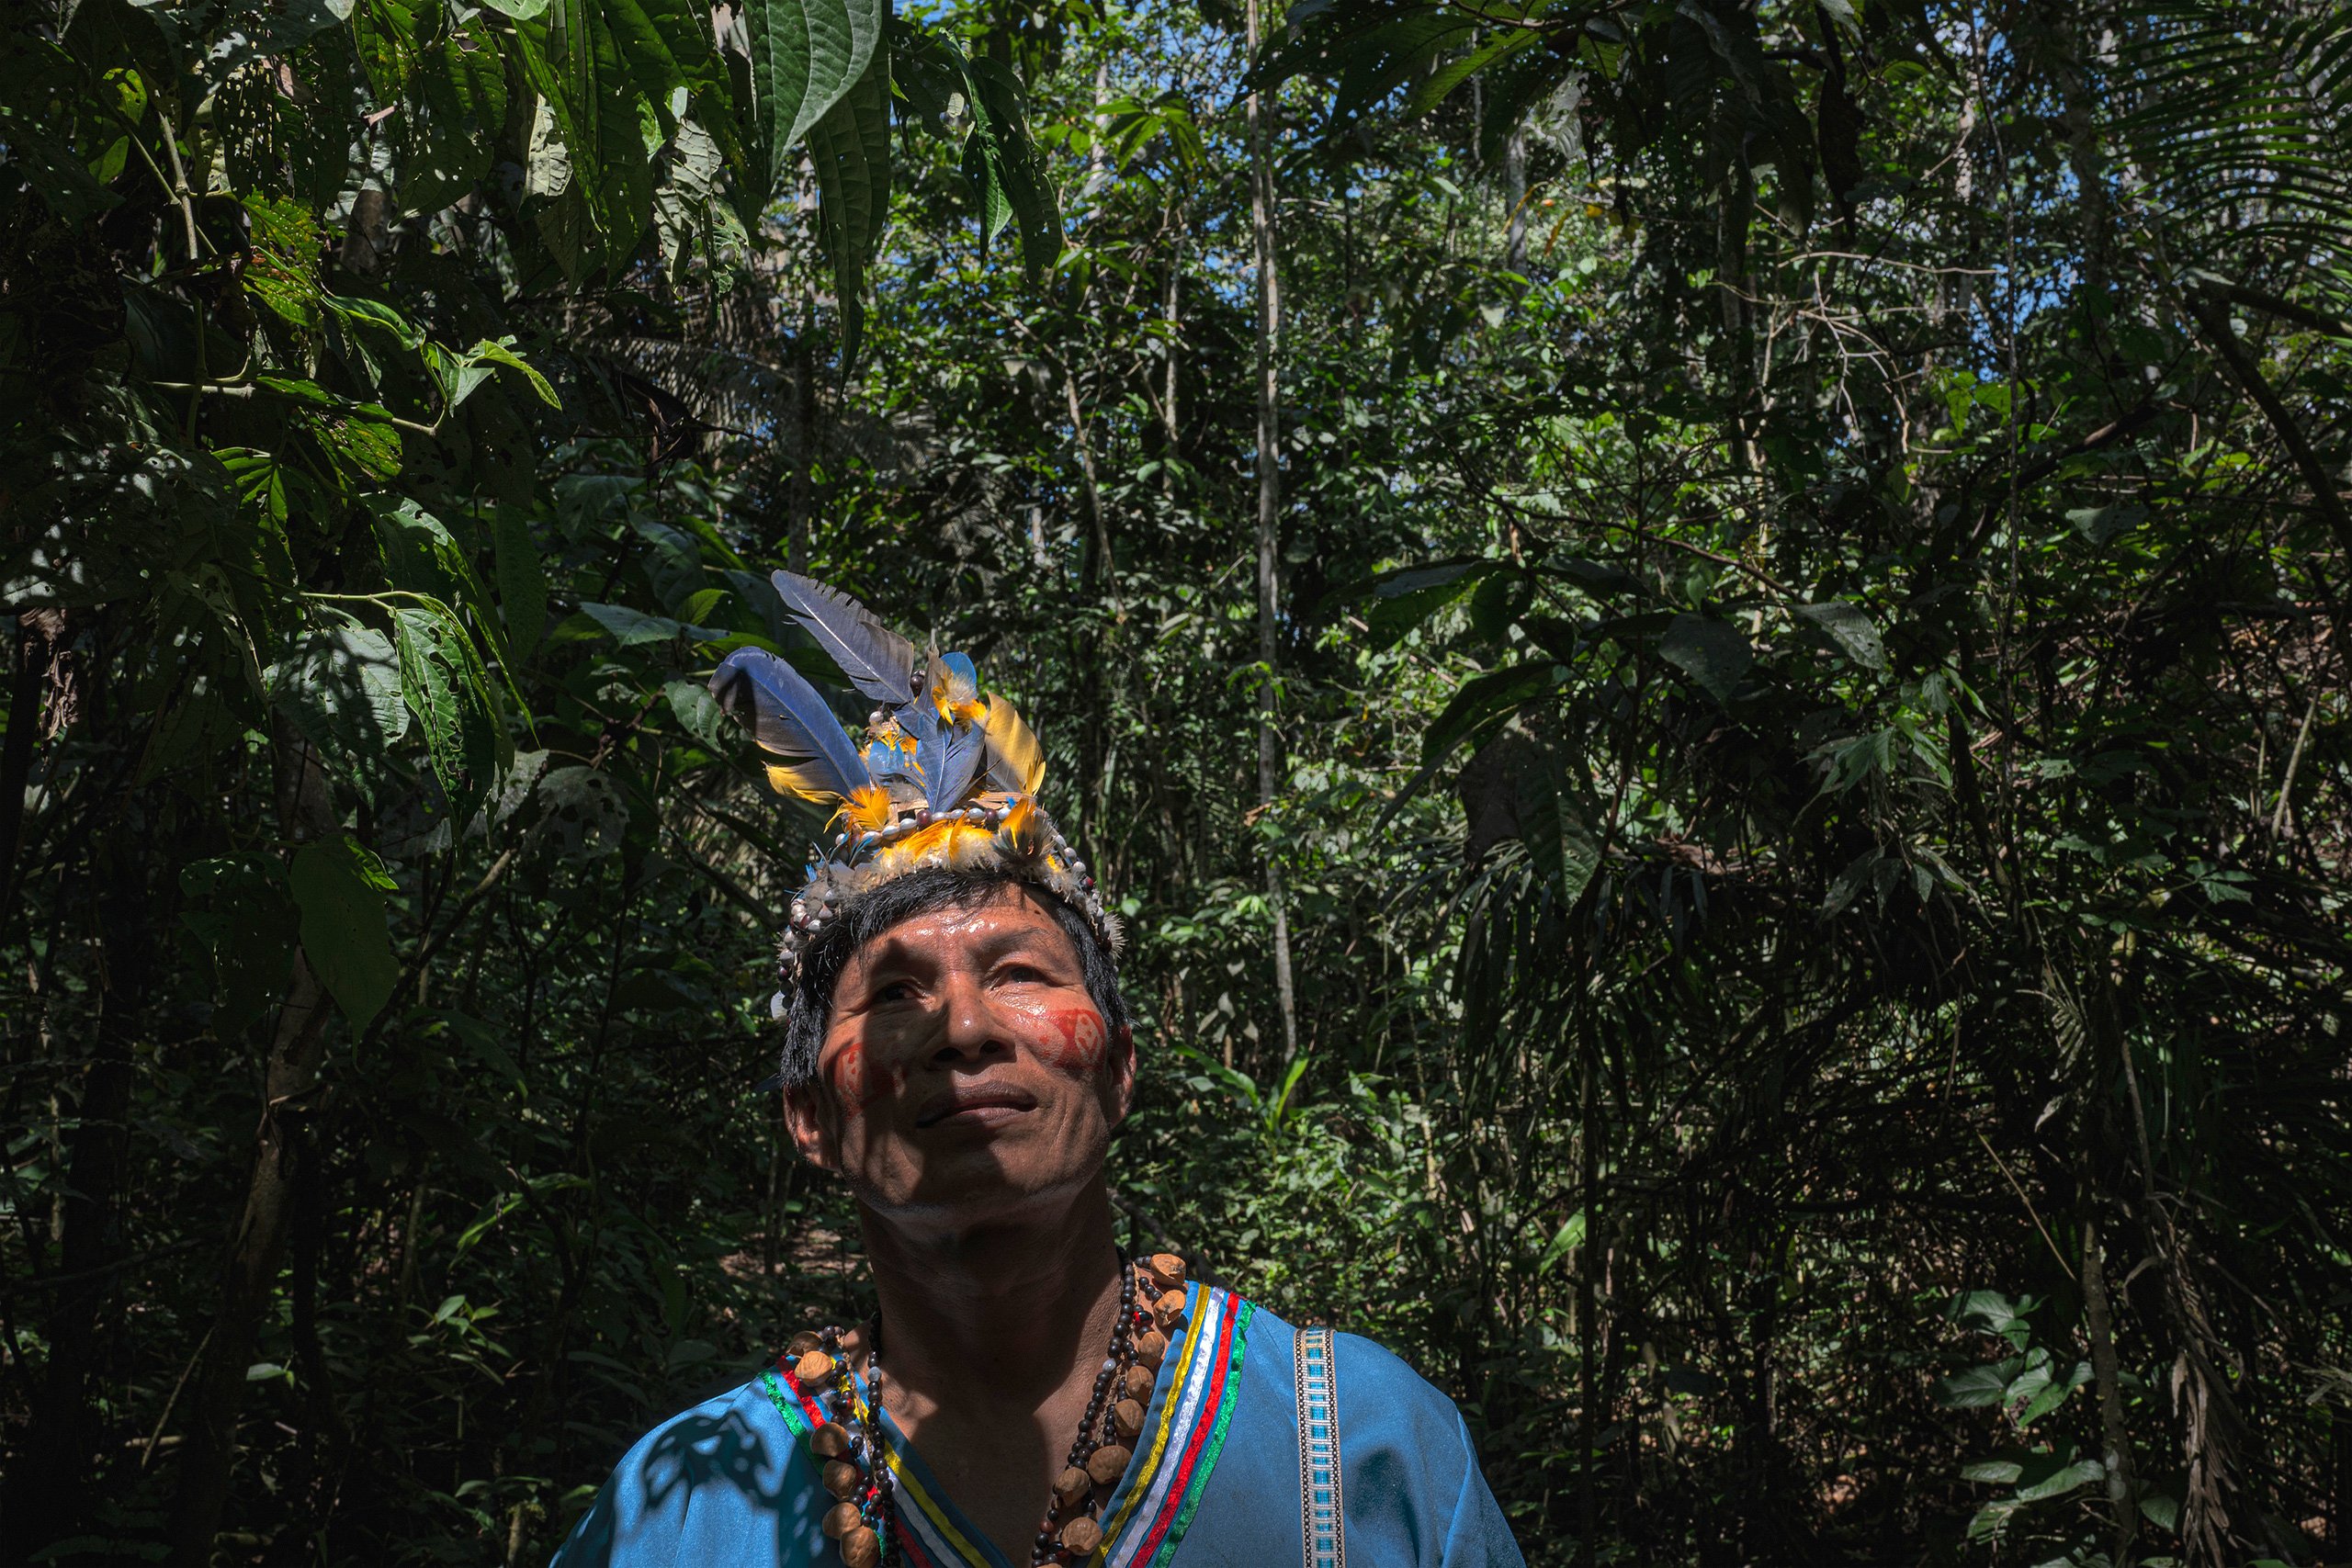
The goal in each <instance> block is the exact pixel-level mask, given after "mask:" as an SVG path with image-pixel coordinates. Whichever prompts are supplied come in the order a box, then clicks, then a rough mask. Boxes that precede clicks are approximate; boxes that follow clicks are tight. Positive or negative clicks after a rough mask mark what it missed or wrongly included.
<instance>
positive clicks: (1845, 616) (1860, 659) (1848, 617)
mask: <svg viewBox="0 0 2352 1568" xmlns="http://www.w3.org/2000/svg"><path fill="white" fill-rule="evenodd" d="M1797 614H1798V615H1802V616H1804V618H1805V619H1806V620H1808V621H1811V622H1812V623H1813V624H1814V625H1815V626H1819V627H1820V628H1821V629H1822V630H1823V631H1824V632H1826V633H1827V634H1828V636H1829V638H1830V640H1831V641H1833V642H1835V643H1836V644H1837V645H1838V648H1839V649H1841V650H1842V651H1843V652H1844V653H1845V655H1846V657H1847V658H1849V659H1850V660H1853V661H1854V662H1855V663H1857V664H1859V665H1860V666H1861V667H1862V668H1863V669H1865V670H1871V671H1878V672H1880V673H1882V674H1883V673H1884V672H1885V670H1886V645H1885V644H1884V643H1883V642H1882V641H1880V640H1879V635H1878V627H1877V626H1875V625H1873V624H1872V622H1871V618H1870V615H1868V614H1867V613H1866V612H1864V610H1863V609H1862V607H1861V606H1860V605H1859V604H1847V603H1846V602H1845V601H1843V600H1840V599H1830V600H1825V601H1824V602H1822V603H1821V604H1800V605H1798V606H1797Z"/></svg>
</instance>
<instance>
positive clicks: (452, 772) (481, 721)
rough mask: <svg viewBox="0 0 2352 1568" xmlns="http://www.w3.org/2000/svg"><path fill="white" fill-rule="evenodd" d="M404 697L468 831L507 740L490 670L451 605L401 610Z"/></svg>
mask: <svg viewBox="0 0 2352 1568" xmlns="http://www.w3.org/2000/svg"><path fill="white" fill-rule="evenodd" d="M392 623H393V630H394V632H395V634H396V641H397V643H398V646H399V649H400V660H401V696H402V698H403V699H404V700H405V701H406V702H407V704H408V706H409V711H410V712H412V713H413V714H415V715H416V717H417V723H418V726H419V728H421V729H422V730H423V732H424V744H425V750H426V752H427V753H428V754H429V755H430V757H431V758H432V761H433V773H434V776H435V778H436V779H437V780H439V781H440V784H441V789H442V793H443V794H444V795H447V799H448V809H449V818H450V820H451V822H452V824H453V826H455V827H457V828H463V827H464V826H465V824H466V823H467V821H468V820H469V819H470V818H472V816H473V814H474V808H475V807H478V806H480V805H481V802H482V798H483V796H485V795H488V794H489V792H490V788H491V785H492V783H493V782H494V781H495V776H496V773H497V771H498V753H499V750H500V745H499V743H500V741H501V739H503V737H502V735H501V733H500V726H499V723H498V710H497V706H496V705H495V703H494V702H493V700H492V696H491V692H490V677H489V671H486V670H485V669H484V668H483V666H482V662H481V655H480V654H479V653H477V652H475V650H474V645H473V639H472V638H471V637H468V636H467V635H466V630H465V628H464V627H463V626H459V625H458V620H457V617H456V615H453V614H451V612H450V611H449V608H448V607H447V605H446V604H434V605H431V606H429V607H425V608H421V609H413V608H408V607H405V606H404V607H402V608H401V609H400V610H397V611H395V612H394V613H393V616H392Z"/></svg>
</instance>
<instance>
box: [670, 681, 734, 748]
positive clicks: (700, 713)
mask: <svg viewBox="0 0 2352 1568" xmlns="http://www.w3.org/2000/svg"><path fill="white" fill-rule="evenodd" d="M662 695H663V696H665V697H667V698H669V699H670V711H671V712H672V713H673V714H675V715H676V716H677V719H678V723H679V724H680V725H681V726H682V727H683V728H684V729H685V732H686V733H687V734H689V735H691V736H693V737H694V738H695V739H697V740H699V741H701V742H702V743H703V745H704V746H706V747H707V748H708V749H709V750H712V751H715V752H721V753H723V752H724V751H725V750H726V749H727V746H728V742H729V728H730V727H729V723H728V720H727V715H726V713H725V712H724V711H723V710H722V709H721V708H720V707H719V705H718V698H716V697H714V696H712V695H711V694H710V686H709V684H708V682H703V681H672V682H668V683H667V684H665V685H664V686H663V687H662Z"/></svg>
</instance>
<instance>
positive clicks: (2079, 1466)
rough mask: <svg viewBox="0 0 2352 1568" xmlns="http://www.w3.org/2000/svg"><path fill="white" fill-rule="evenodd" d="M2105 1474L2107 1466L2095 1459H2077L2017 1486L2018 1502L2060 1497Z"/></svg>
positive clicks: (2037, 1501)
mask: <svg viewBox="0 0 2352 1568" xmlns="http://www.w3.org/2000/svg"><path fill="white" fill-rule="evenodd" d="M2106 1474H2107V1466H2105V1465H2103V1464H2101V1463H2100V1462H2099V1461H2097V1460H2095V1459H2078V1460H2076V1461H2074V1462H2073V1463H2072V1464H2067V1465H2062V1466H2060V1467H2059V1468H2058V1469H2056V1470H2053V1471H2052V1472H2050V1473H2049V1474H2048V1475H2046V1476H2043V1477H2042V1478H2041V1480H2039V1481H2036V1482H2033V1483H2030V1484H2028V1485H2024V1486H2020V1487H2018V1502H2020V1503H2040V1502H2042V1501H2044V1500H2045V1499H2048V1498H2051V1497H2062V1496H2064V1495H2066V1494H2067V1493H2069V1492H2072V1491H2073V1490H2075V1488H2076V1487H2077V1486H2086V1485H2088V1484H2089V1483H2092V1482H2094V1481H2098V1480H2099V1479H2101V1478H2102V1477H2104V1476H2105V1475H2106Z"/></svg>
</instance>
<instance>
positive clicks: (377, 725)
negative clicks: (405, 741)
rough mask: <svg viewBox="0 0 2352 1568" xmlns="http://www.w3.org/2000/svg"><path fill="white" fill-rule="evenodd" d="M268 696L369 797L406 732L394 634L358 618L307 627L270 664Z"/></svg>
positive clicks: (405, 709) (324, 757)
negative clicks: (372, 627) (393, 748)
mask: <svg viewBox="0 0 2352 1568" xmlns="http://www.w3.org/2000/svg"><path fill="white" fill-rule="evenodd" d="M268 682H269V688H270V692H271V694H272V700H273V702H274V703H275V705H277V710H278V711H279V712H280V713H283V714H284V715H285V716H287V717H288V719H289V720H291V721H292V723H293V725H294V727H295V728H297V729H299V730H300V731H301V732H302V735H303V737H304V739H308V740H309V741H310V742H311V744H312V745H313V746H315V747H317V748H318V750H319V755H320V757H321V758H322V760H323V761H324V762H325V763H326V765H327V766H328V767H329V768H331V769H332V770H333V771H334V773H337V774H338V775H340V776H341V777H343V778H344V779H345V780H347V781H349V782H350V783H351V784H355V785H356V786H357V787H358V788H359V789H360V791H361V792H362V793H363V794H365V795H368V798H369V799H370V800H371V801H372V800H373V799H374V798H375V796H376V793H377V781H378V780H379V778H380V777H381V776H382V770H383V761H384V759H385V757H386V756H387V755H388V754H389V753H390V750H391V749H392V747H393V746H394V745H396V744H397V743H398V742H399V741H400V739H401V737H403V736H405V735H406V734H407V733H408V721H409V710H408V705H407V704H406V703H405V702H404V701H403V700H402V699H401V671H400V657H399V655H398V653H397V652H396V651H395V650H394V649H393V647H392V639H391V638H390V637H386V636H385V635H384V634H383V633H381V632H379V631H375V630H373V629H371V628H369V627H368V626H361V625H360V624H359V623H357V622H356V621H345V622H341V623H339V624H336V625H332V626H317V627H313V628H312V629H311V631H309V632H307V633H306V634H304V636H303V637H301V639H300V641H298V642H297V643H296V644H295V645H294V647H293V649H291V650H290V651H289V652H288V654H287V656H286V657H285V658H284V659H282V660H279V661H278V662H277V664H275V665H273V666H271V668H270V670H269V672H268Z"/></svg>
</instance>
